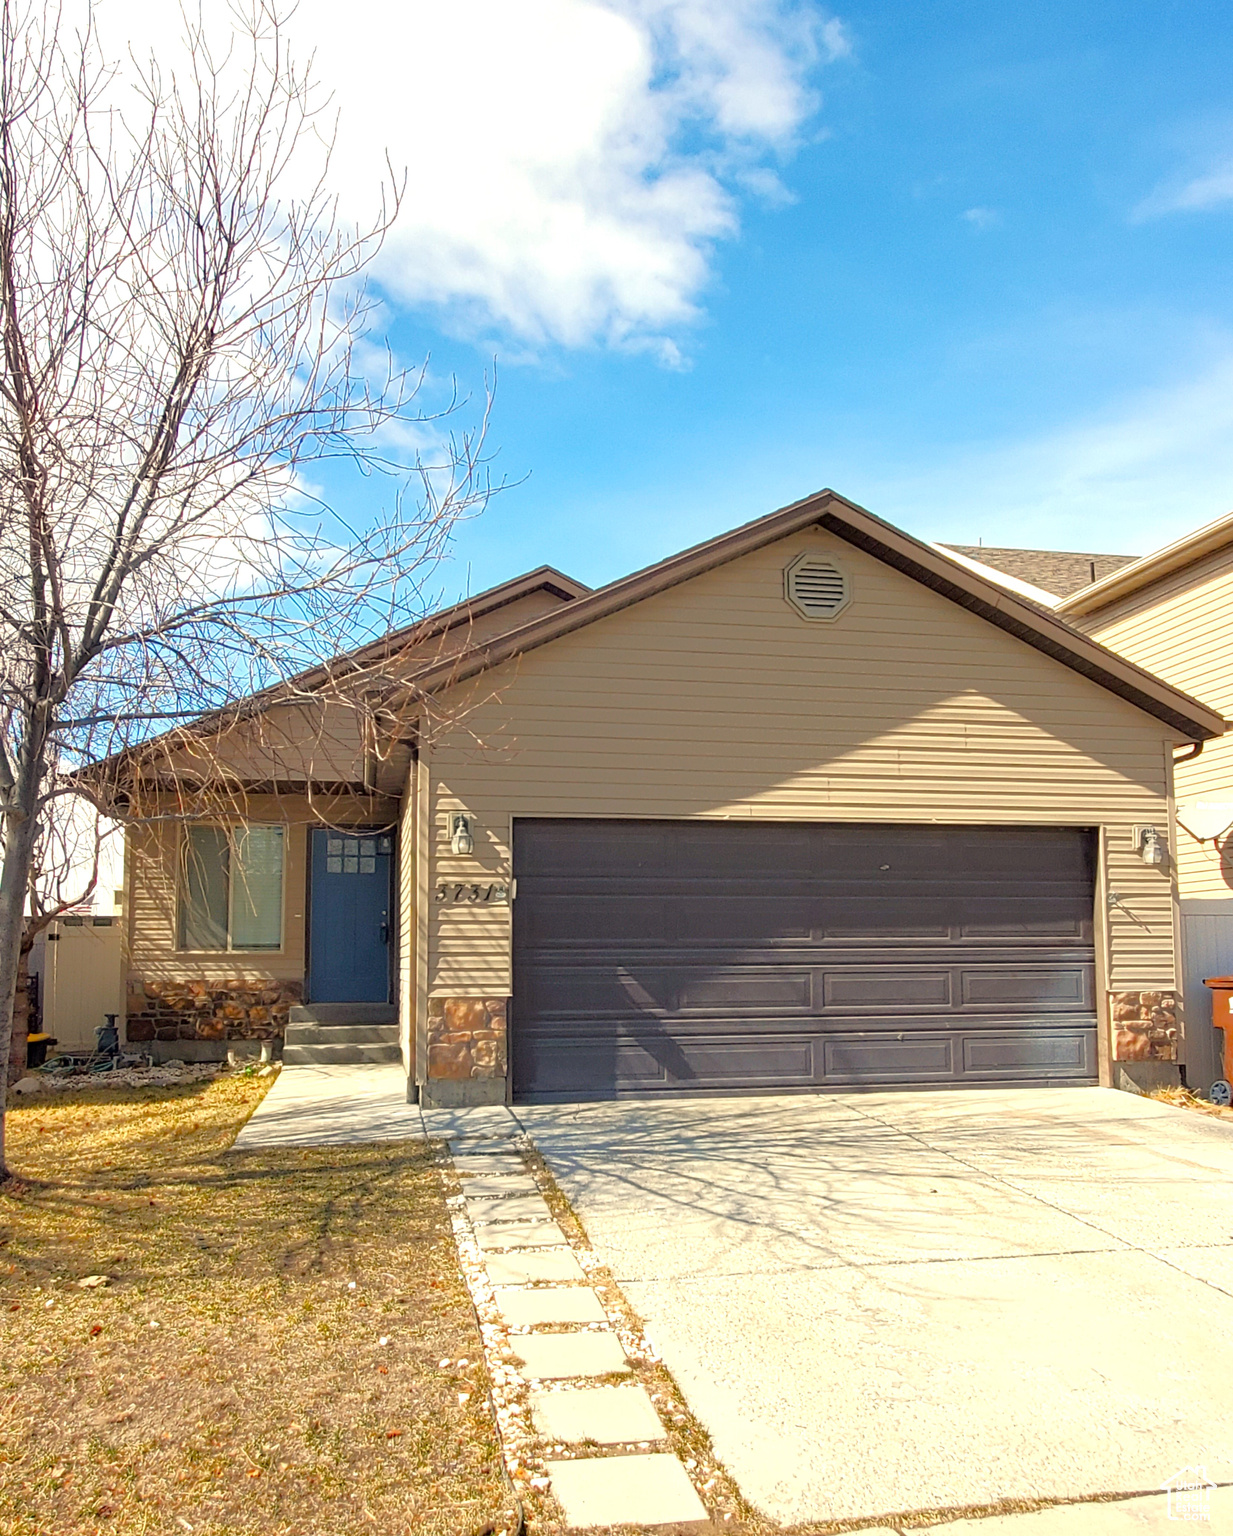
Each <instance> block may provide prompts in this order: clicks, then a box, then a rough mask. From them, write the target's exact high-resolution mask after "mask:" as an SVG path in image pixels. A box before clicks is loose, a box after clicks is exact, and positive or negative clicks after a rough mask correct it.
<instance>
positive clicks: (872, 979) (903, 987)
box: [822, 966, 952, 1009]
mask: <svg viewBox="0 0 1233 1536" xmlns="http://www.w3.org/2000/svg"><path fill="white" fill-rule="evenodd" d="M822 990H823V995H824V997H825V999H826V1006H827V1007H828V1008H877V1009H883V1008H949V1007H950V1006H951V1003H952V976H951V973H950V972H949V971H926V970H922V969H915V968H912V969H909V968H896V967H893V966H887V967H886V968H885V969H883V970H876V971H863V970H862V971H831V972H828V973H827V974H826V976H825V979H824V982H823V988H822Z"/></svg>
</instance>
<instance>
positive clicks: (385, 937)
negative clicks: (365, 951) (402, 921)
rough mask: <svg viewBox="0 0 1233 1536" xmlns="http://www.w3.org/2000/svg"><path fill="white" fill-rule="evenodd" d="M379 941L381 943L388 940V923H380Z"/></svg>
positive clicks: (385, 942) (386, 942)
mask: <svg viewBox="0 0 1233 1536" xmlns="http://www.w3.org/2000/svg"><path fill="white" fill-rule="evenodd" d="M381 942H382V944H388V943H389V942H390V925H389V924H388V923H382V924H381Z"/></svg>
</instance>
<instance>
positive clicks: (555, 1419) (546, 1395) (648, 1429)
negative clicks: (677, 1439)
mask: <svg viewBox="0 0 1233 1536" xmlns="http://www.w3.org/2000/svg"><path fill="white" fill-rule="evenodd" d="M531 1417H532V1419H533V1420H534V1423H535V1427H536V1429H537V1430H539V1432H540V1434H541V1435H543V1436H544V1438H545V1439H546V1440H559V1441H561V1442H562V1443H564V1444H573V1443H577V1442H579V1441H582V1440H594V1441H595V1442H596V1444H597V1445H627V1444H631V1445H632V1444H638V1443H639V1442H640V1441H643V1440H665V1439H667V1435H666V1433H665V1431H664V1426H663V1425H662V1424H661V1423H660V1422H659V1415H658V1414H657V1413H656V1412H655V1408H654V1406H653V1404H652V1403H651V1399H650V1398H649V1397H648V1396H647V1395H646V1391H645V1389H644V1388H642V1387H570V1388H568V1389H567V1390H565V1391H563V1392H532V1394H531Z"/></svg>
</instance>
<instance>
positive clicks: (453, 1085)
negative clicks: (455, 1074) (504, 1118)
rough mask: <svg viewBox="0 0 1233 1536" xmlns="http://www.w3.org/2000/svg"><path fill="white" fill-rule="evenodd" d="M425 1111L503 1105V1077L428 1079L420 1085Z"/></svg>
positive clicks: (421, 1100) (421, 1099) (421, 1101)
mask: <svg viewBox="0 0 1233 1536" xmlns="http://www.w3.org/2000/svg"><path fill="white" fill-rule="evenodd" d="M420 1103H421V1104H422V1105H423V1106H424V1108H425V1109H470V1108H472V1107H473V1106H474V1105H477V1104H504V1103H505V1079H504V1078H503V1077H471V1078H464V1079H458V1078H448V1077H446V1078H429V1080H428V1081H427V1082H426V1083H421V1084H420Z"/></svg>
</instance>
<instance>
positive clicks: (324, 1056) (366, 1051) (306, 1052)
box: [283, 1038, 402, 1067]
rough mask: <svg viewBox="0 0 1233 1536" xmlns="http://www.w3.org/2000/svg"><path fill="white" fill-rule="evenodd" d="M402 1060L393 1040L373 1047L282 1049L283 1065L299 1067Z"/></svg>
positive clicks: (290, 1045)
mask: <svg viewBox="0 0 1233 1536" xmlns="http://www.w3.org/2000/svg"><path fill="white" fill-rule="evenodd" d="M401 1059H402V1057H401V1052H400V1051H399V1049H398V1041H397V1039H396V1038H395V1039H394V1040H393V1041H392V1042H391V1043H389V1044H374V1045H292V1044H290V1043H288V1044H287V1045H285V1046H284V1047H283V1065H284V1066H292V1067H295V1066H299V1067H339V1066H360V1065H365V1064H367V1065H377V1064H384V1063H390V1062H398V1061H400V1060H401Z"/></svg>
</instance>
